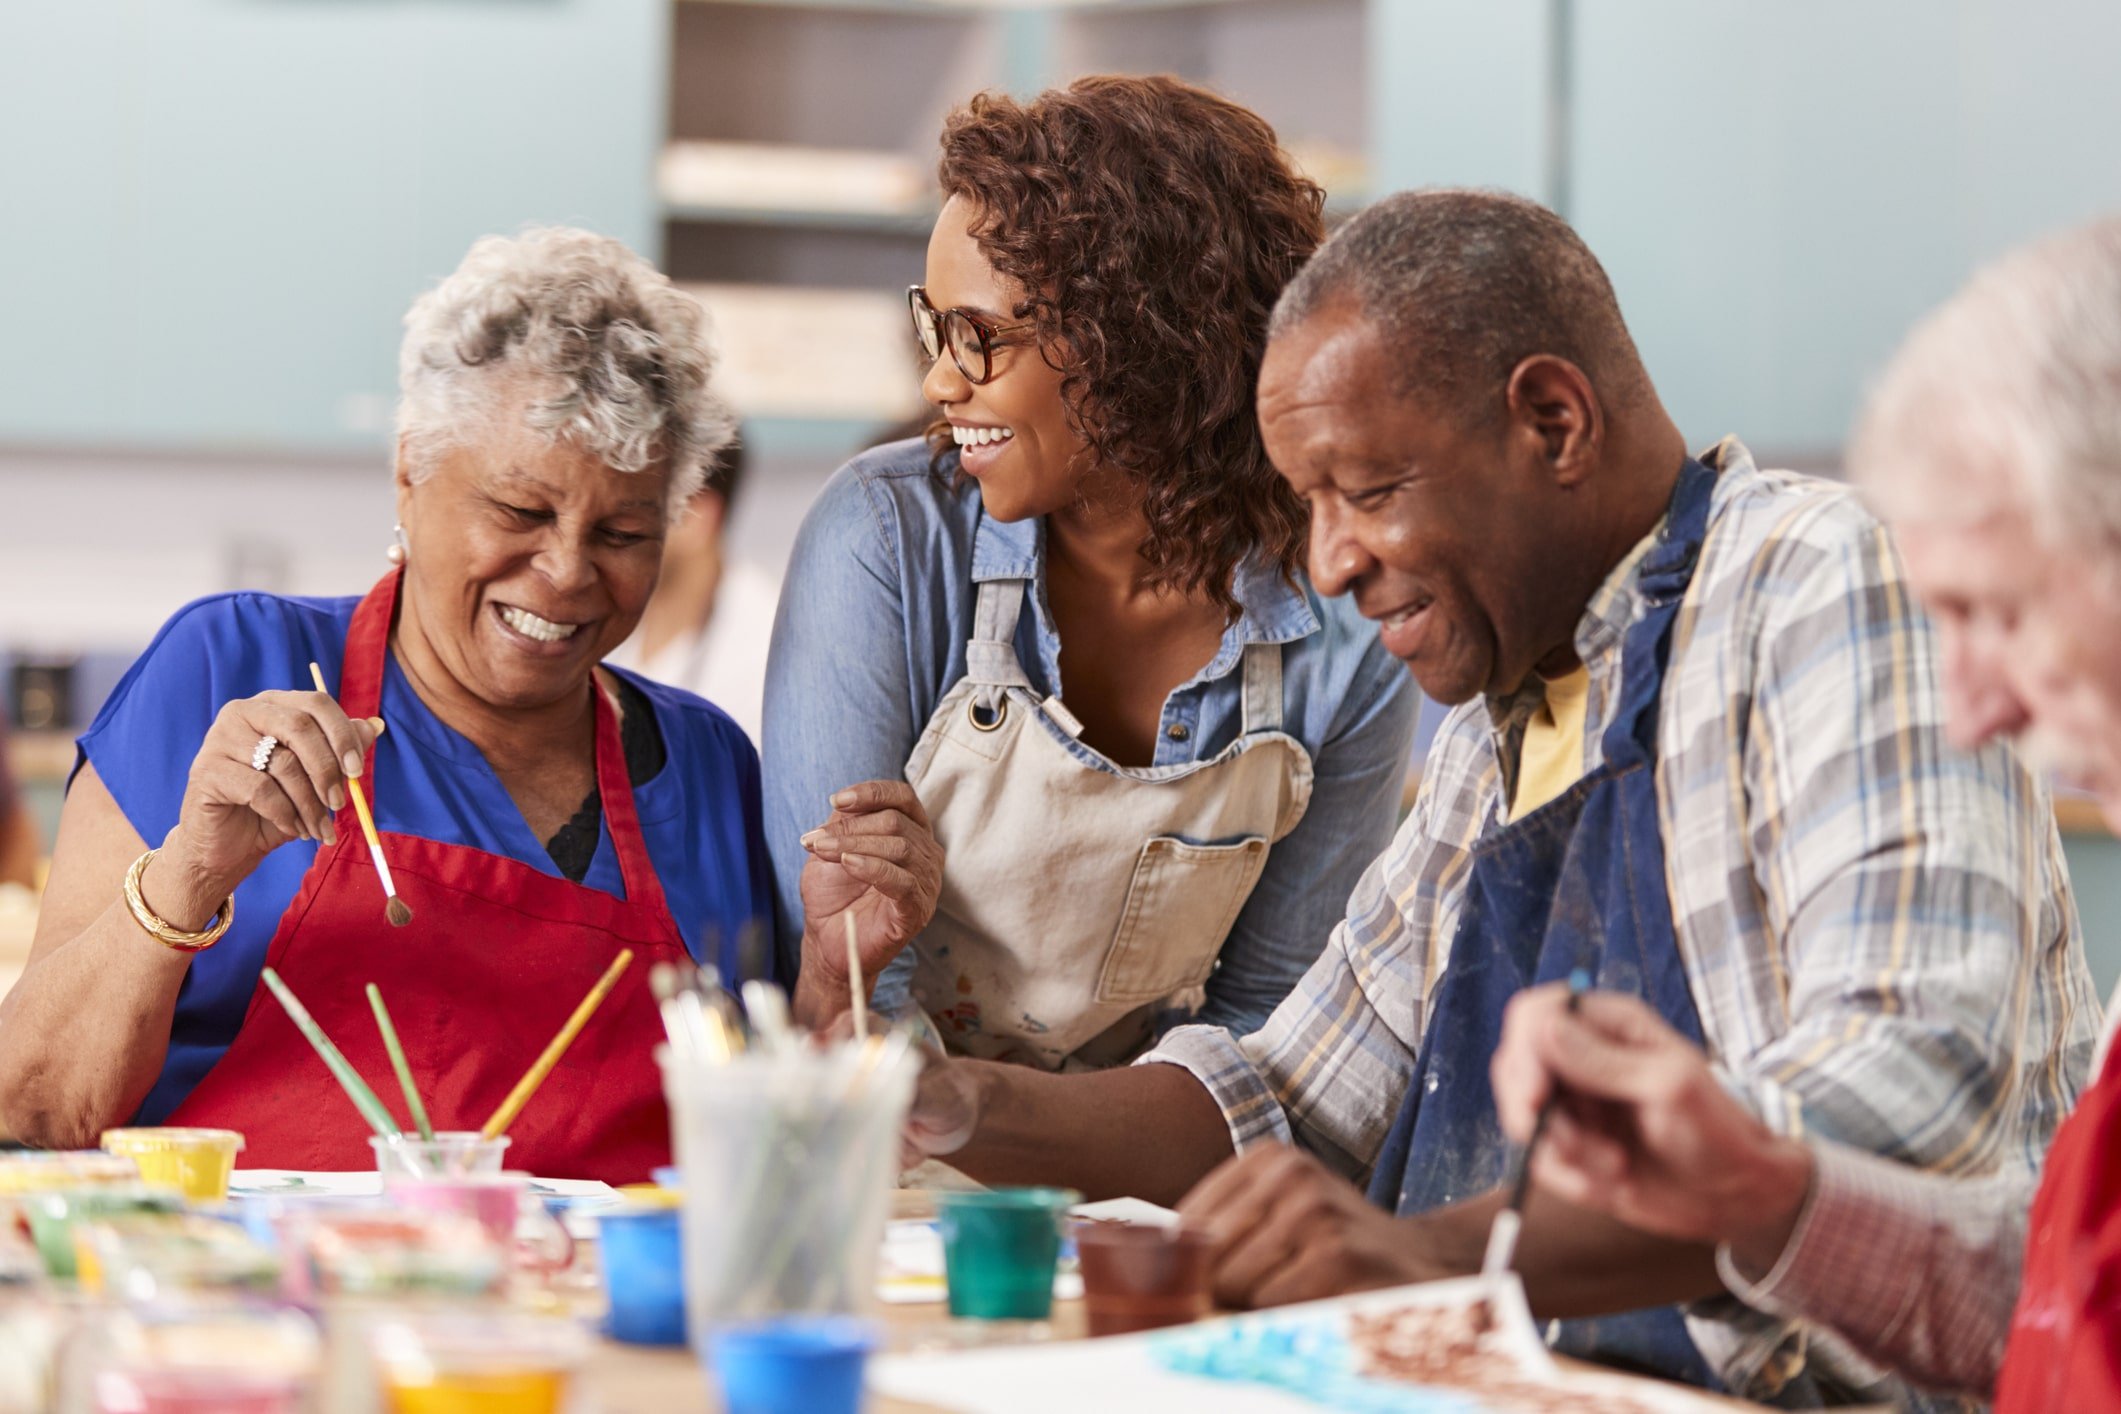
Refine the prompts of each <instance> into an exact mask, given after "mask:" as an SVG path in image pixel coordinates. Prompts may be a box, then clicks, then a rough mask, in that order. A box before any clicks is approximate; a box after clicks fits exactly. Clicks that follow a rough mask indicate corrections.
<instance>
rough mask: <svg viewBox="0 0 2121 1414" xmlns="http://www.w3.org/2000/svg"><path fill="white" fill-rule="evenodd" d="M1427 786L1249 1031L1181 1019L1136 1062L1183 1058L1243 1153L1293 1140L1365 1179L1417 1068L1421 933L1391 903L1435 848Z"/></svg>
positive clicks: (1416, 885)
mask: <svg viewBox="0 0 2121 1414" xmlns="http://www.w3.org/2000/svg"><path fill="white" fill-rule="evenodd" d="M1426 799H1427V796H1426V791H1425V793H1424V796H1423V798H1422V799H1421V800H1417V801H1416V803H1415V808H1414V812H1413V814H1411V815H1409V816H1408V818H1407V820H1406V822H1405V823H1404V824H1402V825H1401V826H1400V829H1399V834H1398V835H1397V836H1396V837H1395V838H1394V840H1393V842H1392V844H1391V846H1390V847H1389V848H1387V849H1386V850H1385V852H1384V853H1383V854H1382V855H1380V856H1379V857H1378V858H1377V859H1376V860H1374V861H1372V863H1371V865H1370V867H1369V868H1368V869H1367V870H1365V871H1364V873H1363V876H1362V879H1361V881H1360V882H1359V883H1357V885H1356V886H1355V892H1354V894H1353V896H1352V897H1351V899H1350V901H1349V905H1348V916H1347V917H1346V918H1344V919H1342V920H1341V922H1340V925H1339V926H1338V927H1336V928H1335V929H1334V930H1333V934H1332V937H1331V938H1330V939H1329V940H1328V941H1327V943H1326V948H1325V951H1324V952H1322V953H1320V954H1319V956H1318V959H1317V961H1315V962H1313V963H1312V964H1311V967H1310V970H1309V971H1307V972H1305V973H1304V976H1303V980H1302V981H1301V982H1299V983H1297V985H1296V990H1295V991H1293V992H1291V993H1290V994H1289V996H1288V998H1287V999H1286V1000H1284V1001H1283V1002H1282V1004H1281V1005H1280V1006H1278V1007H1276V1008H1275V1009H1274V1012H1273V1014H1272V1015H1270V1016H1269V1017H1268V1018H1267V1023H1266V1025H1265V1026H1263V1027H1261V1028H1260V1029H1259V1030H1258V1031H1257V1032H1255V1033H1253V1034H1252V1035H1249V1036H1245V1037H1242V1038H1239V1037H1235V1036H1232V1035H1231V1034H1230V1033H1229V1032H1228V1031H1225V1030H1223V1029H1222V1028H1220V1027H1208V1026H1186V1027H1180V1028H1179V1029H1177V1030H1175V1031H1172V1032H1171V1033H1170V1034H1168V1035H1167V1036H1165V1037H1164V1039H1163V1041H1162V1042H1161V1043H1160V1044H1159V1045H1158V1046H1157V1048H1156V1049H1155V1050H1153V1051H1151V1052H1149V1053H1148V1054H1147V1055H1145V1056H1143V1057H1142V1058H1141V1062H1139V1063H1141V1064H1149V1063H1158V1062H1160V1063H1168V1064H1173V1065H1180V1066H1184V1067H1185V1068H1186V1069H1187V1070H1189V1071H1191V1072H1192V1073H1193V1075H1194V1077H1195V1078H1196V1079H1198V1080H1199V1081H1200V1083H1201V1084H1202V1085H1204V1086H1206V1087H1207V1089H1208V1092H1209V1093H1210V1094H1211V1095H1213V1096H1214V1097H1215V1100H1216V1103H1217V1104H1218V1105H1220V1106H1221V1107H1222V1112H1223V1118H1224V1120H1225V1122H1226V1123H1227V1124H1228V1125H1229V1128H1230V1139H1231V1142H1232V1143H1233V1144H1235V1145H1236V1147H1237V1148H1238V1149H1239V1150H1240V1151H1242V1150H1243V1149H1245V1148H1247V1147H1249V1146H1252V1145H1255V1144H1261V1143H1266V1142H1272V1141H1279V1142H1282V1143H1295V1144H1298V1145H1300V1146H1302V1147H1303V1148H1305V1149H1308V1150H1310V1151H1311V1152H1312V1153H1313V1154H1316V1155H1317V1156H1318V1157H1319V1158H1320V1159H1321V1160H1322V1161H1324V1162H1325V1164H1326V1165H1327V1166H1328V1167H1330V1168H1332V1169H1333V1170H1335V1171H1336V1172H1338V1173H1340V1174H1341V1175H1343V1176H1344V1177H1346V1178H1348V1179H1351V1180H1353V1181H1355V1182H1358V1183H1359V1182H1364V1181H1366V1180H1367V1178H1368V1176H1369V1172H1370V1169H1371V1166H1372V1165H1373V1164H1374V1163H1375V1162H1376V1160H1377V1152H1378V1150H1379V1149H1380V1148H1381V1147H1382V1146H1383V1144H1384V1138H1385V1133H1386V1131H1388V1130H1389V1129H1390V1128H1391V1126H1392V1120H1393V1118H1394V1117H1395V1116H1396V1115H1397V1114H1398V1111H1399V1106H1400V1102H1401V1101H1402V1099H1403V1098H1404V1097H1405V1095H1406V1090H1407V1085H1408V1084H1409V1081H1410V1078H1411V1077H1412V1075H1413V1073H1414V1066H1415V1054H1416V1042H1417V1040H1418V1038H1419V1037H1420V1035H1421V1027H1422V1024H1423V1023H1422V998H1423V997H1424V996H1425V995H1426V990H1427V989H1426V988H1425V986H1424V985H1423V978H1424V976H1425V975H1426V971H1427V958H1428V949H1427V938H1426V930H1416V929H1415V928H1413V927H1411V926H1410V923H1409V920H1408V918H1407V916H1406V915H1405V913H1403V911H1402V910H1401V907H1400V899H1401V897H1402V896H1404V895H1412V894H1416V893H1419V892H1422V891H1423V888H1424V886H1423V883H1422V881H1423V880H1426V879H1428V878H1430V877H1431V876H1432V875H1433V873H1434V868H1433V866H1434V865H1435V864H1436V863H1437V862H1438V855H1439V851H1438V850H1437V848H1436V847H1435V844H1434V841H1432V840H1431V839H1430V838H1429V836H1428V833H1427V829H1426V821H1427V810H1426V808H1425V803H1426Z"/></svg>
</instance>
